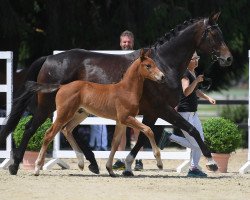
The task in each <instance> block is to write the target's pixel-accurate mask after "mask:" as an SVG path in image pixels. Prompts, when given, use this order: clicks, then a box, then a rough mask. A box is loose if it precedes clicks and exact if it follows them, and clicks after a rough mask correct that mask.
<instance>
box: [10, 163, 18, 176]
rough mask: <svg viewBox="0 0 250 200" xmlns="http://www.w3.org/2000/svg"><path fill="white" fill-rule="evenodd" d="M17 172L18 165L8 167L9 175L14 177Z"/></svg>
mask: <svg viewBox="0 0 250 200" xmlns="http://www.w3.org/2000/svg"><path fill="white" fill-rule="evenodd" d="M17 171H18V165H16V164H12V165H10V166H9V172H10V174H11V175H16V174H17Z"/></svg>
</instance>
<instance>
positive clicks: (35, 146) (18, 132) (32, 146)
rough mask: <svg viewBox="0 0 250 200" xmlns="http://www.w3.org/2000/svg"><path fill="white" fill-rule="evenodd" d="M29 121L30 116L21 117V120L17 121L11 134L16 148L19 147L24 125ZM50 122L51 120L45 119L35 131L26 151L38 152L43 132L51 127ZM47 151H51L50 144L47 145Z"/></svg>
mask: <svg viewBox="0 0 250 200" xmlns="http://www.w3.org/2000/svg"><path fill="white" fill-rule="evenodd" d="M30 119H31V116H27V117H22V118H21V120H20V121H19V123H18V125H17V127H16V129H15V131H14V133H13V138H14V141H15V144H16V145H17V146H19V145H20V143H21V140H22V138H23V134H24V130H25V125H26V124H27V122H28V121H29V120H30ZM51 124H52V122H51V119H47V120H46V121H45V122H44V123H43V124H42V125H41V126H40V127H39V128H38V129H37V131H36V133H35V134H34V135H33V137H32V138H31V139H30V141H29V143H28V147H27V150H29V151H40V148H41V146H42V143H43V137H44V135H45V132H46V131H47V129H48V128H49V127H50V126H51ZM48 149H52V143H51V144H50V145H49V148H48Z"/></svg>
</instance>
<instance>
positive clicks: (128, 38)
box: [120, 30, 134, 50]
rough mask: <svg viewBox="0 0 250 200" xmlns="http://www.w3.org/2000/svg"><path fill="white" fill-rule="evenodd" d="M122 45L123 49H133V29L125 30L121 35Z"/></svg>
mask: <svg viewBox="0 0 250 200" xmlns="http://www.w3.org/2000/svg"><path fill="white" fill-rule="evenodd" d="M120 46H121V49H122V50H133V48H134V34H133V33H132V32H131V31H128V30H126V31H124V32H122V34H121V35H120Z"/></svg>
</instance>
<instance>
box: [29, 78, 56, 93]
mask: <svg viewBox="0 0 250 200" xmlns="http://www.w3.org/2000/svg"><path fill="white" fill-rule="evenodd" d="M60 86H61V85H60V84H46V83H37V82H35V81H27V82H26V84H25V88H26V90H28V91H30V92H33V93H35V92H43V93H51V92H54V91H56V90H58V89H59V88H60Z"/></svg>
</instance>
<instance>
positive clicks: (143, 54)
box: [140, 48, 145, 61]
mask: <svg viewBox="0 0 250 200" xmlns="http://www.w3.org/2000/svg"><path fill="white" fill-rule="evenodd" d="M140 59H141V61H143V60H145V50H144V49H143V48H142V49H141V51H140Z"/></svg>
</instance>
